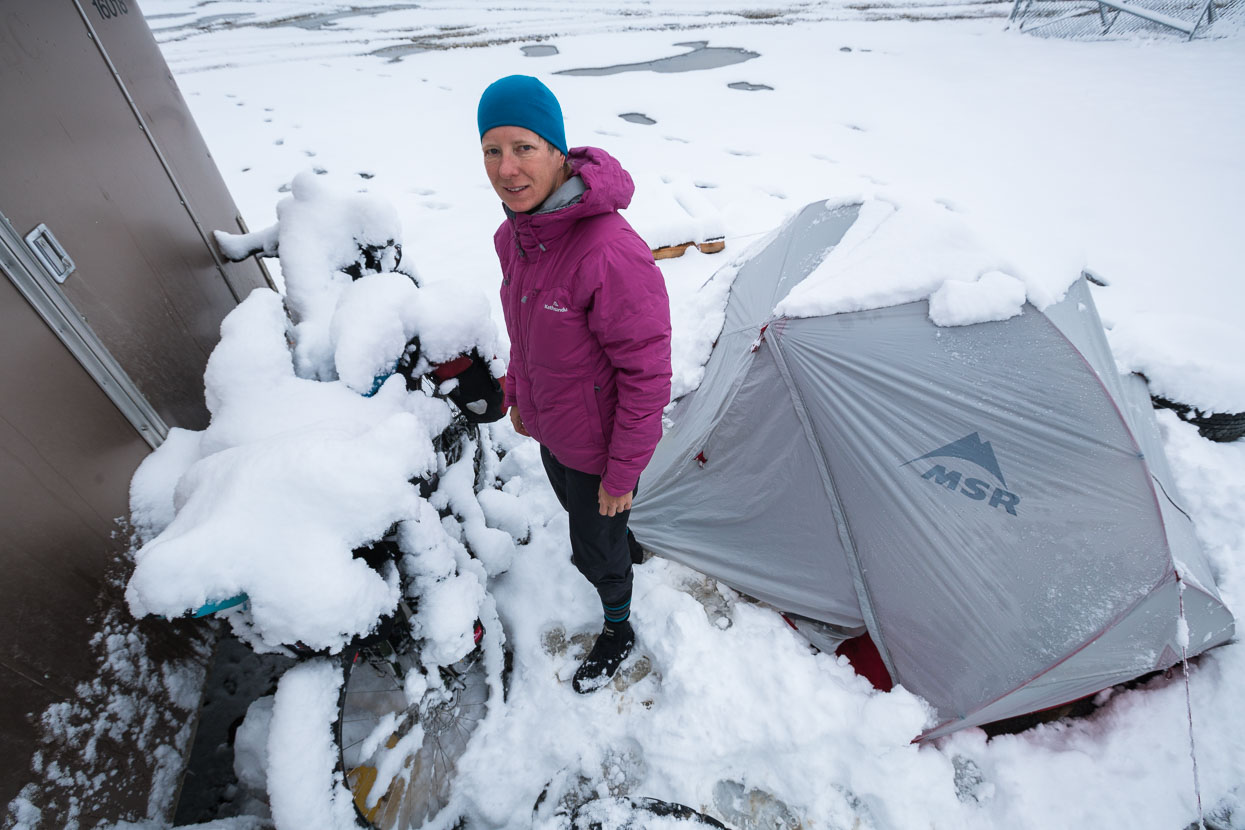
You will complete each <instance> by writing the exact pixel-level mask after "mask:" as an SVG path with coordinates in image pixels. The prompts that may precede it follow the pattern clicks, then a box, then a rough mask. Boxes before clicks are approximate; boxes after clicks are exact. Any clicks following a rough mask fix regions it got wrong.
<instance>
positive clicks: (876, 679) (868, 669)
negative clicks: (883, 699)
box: [834, 634, 895, 692]
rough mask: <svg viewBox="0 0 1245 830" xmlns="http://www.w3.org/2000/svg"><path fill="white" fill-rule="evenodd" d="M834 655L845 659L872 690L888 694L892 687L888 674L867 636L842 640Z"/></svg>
mask: <svg viewBox="0 0 1245 830" xmlns="http://www.w3.org/2000/svg"><path fill="white" fill-rule="evenodd" d="M834 653H835V654H841V655H842V656H844V657H846V658H847V659H848V661H849V662H850V663H851V664H852V668H853V669H855V670H856V674H858V675H860V676H861V677H863V678H865V679H866V680H868V681H869V682H870V683H872V684H873V688H875V689H877V690H878V691H881V692H889V691H890V690H891V689H892V688H893V687H894V685H895V684H894V682H893V681H892V680H891V676H890V672H888V671H887V670H886V664H885V663H883V662H882V655H881V654H879V653H878V647H877V646H875V645H874V644H873V640H871V639H869V635H868V634H861V635H860V636H859V637H853V638H852V639H850V640H844V641H843V643H842V645H840V646H839V647H838V648H837V649H835V651H834Z"/></svg>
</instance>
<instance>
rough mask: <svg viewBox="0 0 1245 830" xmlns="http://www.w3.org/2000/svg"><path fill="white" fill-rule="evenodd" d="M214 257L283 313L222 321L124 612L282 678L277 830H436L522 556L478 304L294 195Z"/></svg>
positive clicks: (151, 475)
mask: <svg viewBox="0 0 1245 830" xmlns="http://www.w3.org/2000/svg"><path fill="white" fill-rule="evenodd" d="M217 239H218V242H219V243H220V247H221V248H222V251H223V252H224V253H225V254H226V256H228V257H230V258H233V259H240V258H243V257H246V256H251V255H254V254H260V255H268V256H274V255H275V256H279V258H280V264H281V270H282V276H283V279H284V283H285V291H284V294H283V295H278V294H277V293H276V292H273V291H268V290H258V291H256V292H254V293H253V294H252V295H251V296H250V297H248V298H246V299H245V300H244V301H243V302H242V303H241V304H240V305H239V306H238V308H237V309H235V311H234V312H232V313H231V314H230V315H229V317H227V318H226V320H225V321H224V323H223V324H222V328H221V341H220V343H219V344H218V346H217V347H216V349H215V350H214V351H213V353H212V356H211V358H210V360H209V362H208V367H207V371H206V373H205V386H206V393H207V403H208V408H209V410H210V412H211V415H212V420H211V423H210V425H209V426H208V427H207V429H205V430H203V431H190V430H181V429H175V430H173V431H172V432H171V434H170V436H169V440H168V441H167V442H166V443H165V445H164V446H162V447H161V448H160V449H159V450H157V452H156V453H154V454H153V455H152V456H151V457H150V458H149V459H148V460H147V461H146V462H144V464H143V465H142V467H141V468H140V469H139V471H138V472H137V473H136V475H135V479H134V483H133V487H132V516H133V521H134V525H135V527H136V530H137V533H138V542H139V544H138V545H137V546H136V550H135V571H134V574H133V575H132V577H131V579H130V583H129V586H128V588H127V598H128V600H129V604H130V607H131V610H132V611H133V612H134V613H135V614H136V615H139V616H142V615H146V614H158V615H162V616H165V617H169V618H173V617H177V616H183V615H186V614H188V613H189V614H193V615H194V616H206V615H209V614H210V615H213V616H217V617H221V618H223V619H224V620H225V621H226V622H227V623H228V624H229V625H230V626H231V627H232V629H233V631H234V633H235V634H237V635H238V636H239V637H240V638H241V639H243V640H244V641H246V642H247V643H248V644H250V645H251V646H252V647H254V648H255V649H256V650H258V651H283V652H285V653H288V654H292V655H294V656H296V657H297V658H299V662H298V663H296V664H295V665H294V666H293V667H292V668H290V669H289V670H287V671H286V672H285V673H284V674H283V675H282V677H281V679H280V682H279V684H278V687H277V692H276V695H275V698H274V700H273V703H272V708H271V719H270V722H269V723H268V725H267V734H268V737H267V764H266V773H267V775H266V778H267V789H268V796H269V805H270V808H271V812H272V818H273V821H274V824H275V825H276V827H277V828H278V830H287V829H292V828H308V827H317V828H320V827H323V828H348V827H356V826H364V827H377V828H385V830H390V829H391V828H395V829H396V828H403V829H404V828H411V827H430V828H435V827H439V826H449V825H451V824H452V823H453V822H454V821H456V820H457V819H458V817H459V815H460V813H461V812H462V809H463V808H462V805H460V804H458V803H457V802H456V801H455V794H454V790H453V786H452V784H453V777H454V770H455V764H456V762H457V761H458V759H459V758H460V757H462V755H463V753H464V752H465V751H466V749H467V746H468V742H469V740H470V738H471V736H472V735H473V733H474V732H476V730H477V729H478V727H479V726H480V724H481V723H482V722H484V721H485V720H486V719H487V717H488V716H489V714H490V713H491V712H493V711H495V710H496V708H497V704H498V703H499V702H500V701H501V699H502V697H503V684H502V673H503V663H504V659H503V643H504V637H503V635H502V630H501V625H500V623H499V621H498V618H497V614H496V610H495V608H494V605H493V601H492V599H491V597H490V596H489V594H488V591H487V590H486V587H487V584H488V580H489V579H490V578H491V577H492V576H495V575H496V574H498V573H500V572H502V571H504V570H505V569H506V567H507V565H508V563H509V559H510V557H511V556H512V555H513V552H514V546H515V544H516V542H518V541H520V540H516V539H515V538H513V537H512V536H511V535H510V534H509V533H507V532H505V531H503V530H501V529H499V527H498V526H497V525H498V522H496V521H492V520H491V517H490V512H492V513H497V512H499V511H500V512H501V513H504V512H505V510H506V508H507V499H508V498H510V497H508V496H507V494H505V493H504V492H502V489H501V486H502V477H501V476H500V474H499V470H500V467H501V461H502V455H503V453H504V450H502V449H499V446H498V444H497V443H496V442H495V440H494V436H493V434H492V429H491V427H489V426H488V423H489V422H491V421H495V420H497V419H498V418H500V417H501V415H502V408H501V404H502V401H501V397H502V396H501V390H500V384H499V381H498V376H499V375H500V374H501V372H500V366H499V365H498V364H497V362H496V361H495V360H493V359H492V358H491V355H493V354H495V353H496V343H495V342H494V338H495V331H494V328H493V324H492V322H491V320H490V318H489V314H488V307H487V303H485V302H484V301H483V299H482V298H473V297H470V296H465V295H464V293H463V292H462V291H461V290H460V289H459V288H458V287H457V286H452V285H441V286H428V285H424V284H422V282H421V281H420V280H419V279H417V277H416V275H415V274H414V273H413V272H411V271H404V270H400V264H401V242H400V230H399V228H398V227H397V222H396V217H395V216H394V215H393V212H392V209H390V208H389V207H388V206H387V205H385V204H384V203H382V202H379V201H378V200H375V199H372V198H370V197H359V196H351V197H346V198H340V197H336V196H334V195H332V194H330V193H328V192H327V191H326V190H325V189H324V188H322V187H321V186H320V184H319V183H318V182H317V181H316V179H315V177H314V175H313V174H310V173H308V174H304V175H302V176H300V177H298V178H296V179H295V181H294V186H293V195H292V196H291V197H290V198H288V199H285V200H283V201H282V203H281V204H280V205H278V223H277V224H276V225H274V226H273V227H271V228H269V229H267V230H264V231H260V232H258V233H255V234H248V235H244V236H231V235H227V234H218V235H217ZM511 500H512V499H511ZM503 524H504V522H503Z"/></svg>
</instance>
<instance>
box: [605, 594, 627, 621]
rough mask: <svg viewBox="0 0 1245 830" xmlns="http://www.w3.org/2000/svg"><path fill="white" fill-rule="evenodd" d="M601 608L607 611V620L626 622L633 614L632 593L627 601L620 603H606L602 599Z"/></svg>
mask: <svg viewBox="0 0 1245 830" xmlns="http://www.w3.org/2000/svg"><path fill="white" fill-rule="evenodd" d="M601 609H602V610H603V611H604V612H605V621H606V622H611V623H620V622H626V621H627V618H628V617H630V616H631V595H630V594H628V595H627V600H626V602H623V603H620V604H619V605H606V604H605V602H604V601H602V602H601Z"/></svg>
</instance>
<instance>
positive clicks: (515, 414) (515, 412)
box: [510, 406, 613, 515]
mask: <svg viewBox="0 0 1245 830" xmlns="http://www.w3.org/2000/svg"><path fill="white" fill-rule="evenodd" d="M510 423H511V424H513V425H514V431H515V432H517V433H519V434H520V435H524V436H527V437H528V438H531V437H532V434H531V433H530V432H528V431H527V427H525V426H523V416H522V415H520V414H519V407H517V406H512V407H510ZM611 515H613V514H611Z"/></svg>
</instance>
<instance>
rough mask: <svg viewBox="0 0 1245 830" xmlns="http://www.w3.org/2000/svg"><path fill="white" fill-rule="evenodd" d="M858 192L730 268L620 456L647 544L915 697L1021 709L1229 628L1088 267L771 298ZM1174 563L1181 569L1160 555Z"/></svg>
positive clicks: (976, 719)
mask: <svg viewBox="0 0 1245 830" xmlns="http://www.w3.org/2000/svg"><path fill="white" fill-rule="evenodd" d="M859 209H860V206H859V205H850V206H846V207H843V206H839V207H833V206H828V205H826V204H823V203H815V204H812V205H809V206H808V207H806V208H805V209H804V210H803V211H802V212H801V213H799V214H798V215H797V216H796V217H794V218H793V219H791V220H790V221H789V222H788V223H787V224H786V225H785V226H784V227H783V228H782V229H781V230H780V232H778V233H777V234H776V235H775V237H774V238H773V239H772V241H771V242H770V243H769V244H768V245H767V246H765V247H764V248H763V249H762V250H760V251H759V252H757V253H756V254H755V255H754V256H752V257H751V258H750V259H749V260H748V261H747V262H746V263H745V264H744V265H743V266H742V267H741V268H740V270H739V272H738V274H737V276H736V278H735V281H734V283H733V285H732V288H731V295H730V298H729V301H728V304H727V308H726V322H725V325H724V327H723V329H722V332H721V335H720V336H719V339H718V341H717V343H716V345H715V346H714V349H713V353H712V356H711V357H710V359H709V362H708V364H707V366H706V371H705V376H704V380H703V382H702V383H701V385H700V387H699V388H698V389H697V390H695V391H694V392H692V393H691V394H689V395H687V396H686V397H684V398H683V399H682V400H681V401H680V402H679V404H678V405H677V406H676V407H675V409H674V411H673V414H672V421H673V422H672V425H671V426H670V428H669V429H668V431H667V433H666V435H665V437H664V438H663V439H662V441H661V443H660V444H659V445H658V448H657V452H656V454H655V455H654V457H653V460H652V462H651V463H650V464H649V466H648V469H647V470H646V471H645V473H644V476H643V477H642V479H641V482H640V486H639V492H640V494H641V499H640V500H638V501H637V504H636V506H635V508H634V511H633V513H632V519H631V526H632V527H633V528H634V530H635V533H636V535H637V537H638V538H639V539H640V541H641V542H642V543H643V544H644V545H645V546H646V547H648V548H649V549H651V550H653V551H654V552H657V553H659V554H661V555H662V556H665V557H667V558H670V559H673V560H676V561H679V562H682V563H684V564H686V565H689V566H690V567H693V568H695V569H697V570H699V571H701V572H704V573H706V574H709V575H711V576H713V577H715V578H717V579H719V580H721V581H723V582H724V583H726V584H728V585H730V586H732V587H734V588H736V589H738V590H739V591H741V592H743V593H745V594H748V595H750V596H753V597H756V598H758V599H761V600H763V601H765V602H767V603H769V604H771V605H773V606H775V607H776V608H778V609H780V610H783V611H785V612H790V613H792V614H796V615H799V616H801V617H805V618H808V619H810V620H814V621H818V622H819V623H822V624H824V625H823V628H828V629H829V630H831V631H834V632H839V633H840V636H842V637H850V636H854V635H855V634H857V633H860V632H862V631H865V630H867V631H868V634H869V635H870V637H871V638H872V639H873V641H874V642H875V643H876V645H877V647H878V650H879V652H880V654H881V657H882V660H883V661H884V663H885V666H886V668H887V670H888V671H889V672H890V675H891V677H892V679H893V680H894V681H895V682H896V683H899V684H903V685H904V686H905V687H906V688H907V689H909V690H910V691H912V692H914V693H916V694H919V695H921V696H922V697H923V698H925V700H927V701H928V702H929V703H930V704H931V705H932V706H933V707H934V708H935V709H936V711H937V723H936V724H935V725H934V726H933V727H932V728H930V729H929V730H928V731H927V732H926V733H924V735H922V738H933V737H937V736H940V735H944V734H946V733H948V732H951V731H954V730H955V729H959V728H961V727H965V726H972V725H978V724H984V723H990V722H993V721H997V720H1001V719H1004V718H1008V717H1012V716H1015V715H1019V714H1024V713H1028V712H1034V711H1038V710H1041V709H1044V708H1047V707H1051V706H1056V705H1058V704H1061V703H1065V702H1068V701H1071V700H1075V699H1078V698H1080V697H1083V696H1085V695H1088V694H1092V693H1094V692H1096V691H1099V690H1101V689H1104V688H1106V687H1108V686H1111V685H1113V684H1116V683H1120V682H1123V681H1127V680H1130V679H1132V678H1135V677H1138V676H1140V675H1143V674H1145V673H1147V672H1150V671H1153V670H1156V669H1164V668H1166V667H1168V666H1171V665H1173V664H1174V663H1176V662H1178V661H1179V660H1180V656H1181V643H1182V637H1181V627H1180V624H1179V623H1180V606H1181V584H1182V583H1183V587H1184V592H1183V605H1184V614H1185V618H1186V620H1187V624H1188V639H1187V652H1188V654H1190V655H1193V654H1196V653H1198V652H1201V651H1204V650H1205V649H1208V648H1211V647H1212V646H1215V645H1219V644H1221V643H1223V642H1226V641H1227V640H1228V639H1230V638H1231V637H1232V634H1233V618H1232V615H1231V613H1230V612H1229V611H1228V609H1227V608H1226V607H1224V605H1223V603H1222V602H1221V600H1220V598H1219V593H1218V591H1217V589H1216V587H1215V583H1214V579H1213V576H1212V574H1211V571H1210V568H1209V566H1208V564H1207V561H1206V558H1205V556H1204V554H1203V552H1202V550H1201V548H1200V547H1199V544H1198V542H1197V539H1196V538H1195V536H1194V531H1193V525H1192V522H1191V520H1190V518H1189V516H1188V514H1187V513H1186V512H1185V510H1184V509H1183V508H1182V506H1181V504H1180V497H1179V494H1178V493H1177V492H1176V490H1175V488H1174V486H1173V482H1172V476H1171V473H1170V471H1169V469H1168V466H1167V462H1166V459H1165V458H1164V455H1163V450H1162V446H1161V442H1160V437H1159V434H1158V428H1157V424H1156V421H1155V419H1154V414H1153V410H1152V409H1151V405H1150V400H1149V395H1148V393H1147V390H1146V387H1145V384H1144V381H1142V380H1141V379H1140V378H1138V377H1136V376H1123V375H1121V374H1120V373H1119V372H1118V371H1117V370H1116V367H1115V363H1114V361H1113V359H1112V356H1111V353H1110V350H1109V348H1108V346H1107V342H1106V338H1105V336H1104V333H1103V330H1102V324H1101V322H1100V320H1099V318H1098V314H1097V311H1096V310H1095V308H1094V304H1093V300H1092V298H1091V296H1090V292H1089V288H1088V286H1087V284H1086V282H1085V280H1084V278H1082V279H1080V280H1079V281H1078V282H1076V283H1075V284H1074V285H1073V286H1072V287H1071V288H1070V289H1069V291H1068V293H1067V295H1066V297H1065V298H1064V299H1063V300H1061V301H1060V302H1058V303H1055V304H1053V305H1051V306H1049V307H1047V308H1046V309H1044V310H1042V311H1039V310H1038V309H1037V308H1035V307H1034V306H1032V305H1030V304H1027V303H1026V304H1025V306H1024V308H1023V313H1021V314H1020V315H1019V316H1017V317H1013V318H1011V319H1009V320H1005V321H999V322H985V323H976V324H973V325H966V326H955V327H939V326H936V325H934V324H933V323H932V322H931V321H930V319H929V311H928V302H927V301H920V302H911V303H906V304H902V305H895V306H891V307H888V308H878V309H873V310H869V311H857V312H850V313H837V314H830V315H825V316H817V317H804V318H785V317H775V316H774V315H773V309H774V308H775V305H776V304H777V303H778V301H779V300H781V299H782V298H783V297H784V296H785V295H786V294H787V293H788V292H789V291H790V290H791V288H792V287H793V286H794V285H796V284H797V283H799V282H800V281H801V280H803V279H804V278H805V277H806V276H807V275H808V274H809V273H810V272H812V270H813V269H814V268H815V267H816V266H817V265H818V263H819V262H820V261H821V260H822V259H823V258H824V257H825V255H826V254H827V252H828V251H829V250H830V249H832V248H833V247H834V246H835V245H836V244H837V243H838V242H839V240H841V239H842V237H843V235H844V234H845V233H846V232H847V230H848V229H849V228H850V227H851V225H852V223H853V222H854V221H855V220H856V218H857V215H858V212H859ZM1178 574H1179V576H1178Z"/></svg>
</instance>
